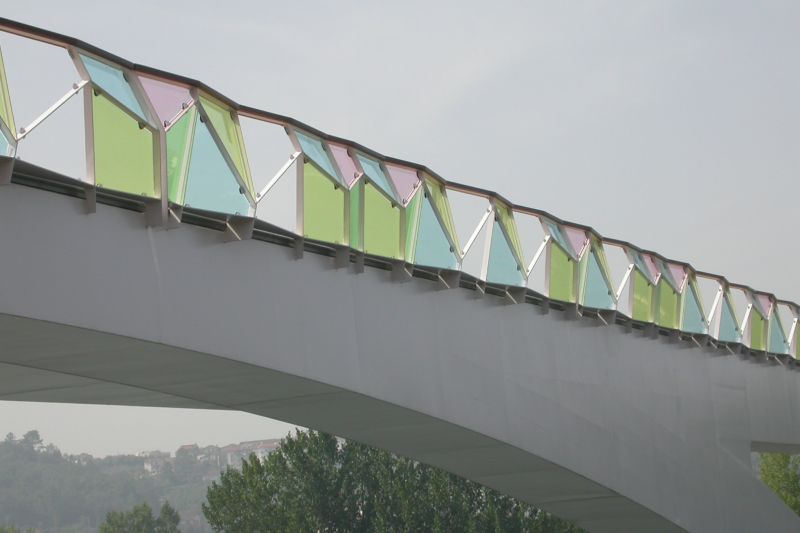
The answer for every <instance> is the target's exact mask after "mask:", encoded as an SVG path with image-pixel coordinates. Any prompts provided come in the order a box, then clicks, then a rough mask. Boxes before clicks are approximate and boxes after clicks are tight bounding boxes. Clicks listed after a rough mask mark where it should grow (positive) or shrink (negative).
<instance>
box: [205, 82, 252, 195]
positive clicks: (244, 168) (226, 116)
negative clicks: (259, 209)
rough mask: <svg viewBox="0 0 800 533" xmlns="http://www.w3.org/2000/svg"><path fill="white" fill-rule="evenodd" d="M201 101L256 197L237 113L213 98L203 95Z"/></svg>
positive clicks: (243, 178) (237, 167)
mask: <svg viewBox="0 0 800 533" xmlns="http://www.w3.org/2000/svg"><path fill="white" fill-rule="evenodd" d="M200 103H201V105H202V107H203V111H205V112H206V114H207V115H208V119H209V120H210V121H211V127H212V128H213V129H214V132H215V133H216V134H217V135H218V136H219V138H220V140H221V141H222V144H223V146H224V149H225V151H226V152H227V153H228V155H229V156H230V158H231V160H232V161H233V165H234V167H235V168H236V171H237V172H238V173H239V177H241V178H242V180H243V181H244V184H245V186H246V187H247V189H248V191H249V192H250V194H251V196H252V197H253V198H255V191H254V190H253V189H254V186H253V179H252V177H251V175H250V167H249V164H248V162H247V152H246V151H245V147H244V139H243V138H242V130H241V128H240V126H239V122H238V120H237V119H235V118H234V117H235V115H234V114H233V112H232V111H231V110H230V109H227V108H226V107H223V105H222V104H220V103H217V102H216V101H214V100H212V99H211V98H208V97H206V96H201V97H200Z"/></svg>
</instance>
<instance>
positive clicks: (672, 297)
mask: <svg viewBox="0 0 800 533" xmlns="http://www.w3.org/2000/svg"><path fill="white" fill-rule="evenodd" d="M679 296H680V295H679V294H678V293H676V292H675V291H674V290H673V288H672V287H671V286H670V285H669V283H666V282H665V281H662V282H660V283H659V284H658V316H657V317H656V324H658V325H659V326H661V327H664V328H670V329H678V316H679V313H680V305H679V302H680V297H679Z"/></svg>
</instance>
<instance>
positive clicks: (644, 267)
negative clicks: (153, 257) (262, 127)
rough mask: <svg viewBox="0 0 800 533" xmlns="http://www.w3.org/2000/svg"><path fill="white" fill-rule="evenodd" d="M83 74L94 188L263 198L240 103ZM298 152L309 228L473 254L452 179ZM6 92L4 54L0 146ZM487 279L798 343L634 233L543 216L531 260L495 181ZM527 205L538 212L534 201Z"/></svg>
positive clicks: (121, 74)
mask: <svg viewBox="0 0 800 533" xmlns="http://www.w3.org/2000/svg"><path fill="white" fill-rule="evenodd" d="M70 53H71V57H72V59H73V61H74V62H75V65H76V68H77V70H78V72H79V73H80V74H81V76H82V77H83V78H84V79H86V80H88V81H89V84H87V85H86V86H85V87H84V89H83V91H84V102H85V104H86V109H85V114H86V122H87V125H88V126H90V127H91V130H90V133H91V136H90V138H91V143H92V151H91V159H92V161H90V162H89V163H90V165H89V168H90V169H91V170H90V172H91V174H92V175H91V176H88V177H87V179H89V180H94V183H95V184H96V185H97V186H98V187H102V188H105V189H109V190H114V191H119V192H123V193H127V194H133V195H140V196H143V197H146V198H153V199H159V198H161V197H162V181H163V180H162V179H161V176H163V175H166V178H167V179H166V186H165V187H164V192H166V195H167V197H168V199H169V201H170V202H171V203H174V204H178V205H184V206H187V207H193V208H196V209H202V210H207V211H212V212H217V213H225V214H236V215H254V214H255V212H256V209H257V207H258V203H259V201H261V200H263V198H261V197H259V195H257V194H256V192H255V191H254V187H253V179H252V176H251V173H250V167H249V164H248V159H247V154H246V150H245V144H244V139H243V135H242V130H241V127H240V124H239V118H238V115H237V113H236V111H234V110H233V109H232V108H230V107H229V106H228V105H227V104H225V103H223V102H221V101H219V100H217V99H216V98H214V97H213V96H211V95H208V94H204V93H202V92H200V91H198V90H197V89H196V88H193V87H187V86H182V85H179V84H175V83H172V82H170V81H168V80H164V79H156V78H151V77H146V76H142V75H138V74H136V73H134V72H132V71H130V70H127V69H124V68H122V67H120V66H118V65H114V64H112V63H110V62H108V61H106V60H105V59H101V58H98V57H94V56H92V55H90V54H88V53H85V52H81V51H78V50H74V49H71V50H70ZM284 126H285V127H286V132H287V134H288V135H289V138H290V140H291V142H292V144H293V145H294V148H295V149H296V150H297V152H298V153H299V154H301V157H300V158H299V159H298V163H299V165H300V169H299V171H298V172H297V173H296V176H294V177H291V176H290V177H287V178H282V179H293V178H294V179H297V180H298V181H297V184H298V190H300V189H302V202H300V203H299V204H298V208H299V209H300V211H301V213H300V216H299V217H298V227H297V228H296V231H297V233H298V234H302V235H303V236H304V237H306V238H309V239H314V240H317V241H322V242H326V243H330V244H332V245H341V246H348V247H350V248H353V249H356V250H359V251H363V252H365V253H367V254H370V255H374V256H380V257H384V258H388V259H391V260H397V261H404V262H407V263H413V264H415V265H418V266H421V267H427V268H433V269H448V270H459V269H460V268H461V265H462V262H463V260H464V256H465V255H466V253H467V251H468V250H467V248H468V246H465V245H466V244H467V243H460V242H459V239H458V233H457V232H456V229H455V224H454V223H453V216H452V213H451V208H450V203H449V202H448V195H447V187H446V186H445V185H444V184H443V183H442V182H441V181H439V180H438V179H436V178H434V177H433V176H430V175H429V174H427V173H425V172H420V171H418V170H416V169H413V168H409V167H405V166H402V165H397V164H393V163H389V162H385V161H382V160H379V159H376V158H374V157H372V156H371V155H368V154H365V153H362V152H360V151H358V150H356V149H355V148H353V147H350V146H347V145H345V144H340V143H335V142H328V141H326V140H324V139H321V138H320V137H318V136H315V135H314V134H311V133H309V132H305V131H302V130H300V129H297V128H295V127H293V126H291V125H289V124H285V125H284ZM14 131H15V124H14V118H13V109H12V105H11V95H10V94H9V91H8V86H7V83H6V79H5V73H4V69H3V64H2V55H1V54H0V153H3V154H6V155H13V153H14V149H15V146H16V143H17V140H16V136H15V134H14ZM484 197H485V198H486V200H487V202H488V203H489V205H490V210H489V216H487V217H484V219H483V220H482V221H481V223H480V224H479V227H478V228H476V232H478V231H483V232H484V233H485V239H486V241H487V243H488V245H487V246H485V247H484V251H483V254H484V257H483V258H482V265H483V268H482V269H481V272H480V278H481V279H483V280H484V281H486V282H488V283H492V284H496V285H501V286H507V287H526V286H528V284H529V278H530V277H531V273H532V271H533V270H534V268H535V267H536V266H537V264H538V263H539V262H544V267H545V268H544V275H545V280H546V283H545V286H544V287H543V289H540V290H541V291H542V292H543V293H544V294H543V296H546V297H547V298H549V299H551V300H554V301H560V302H564V303H570V304H579V305H580V306H582V307H585V308H591V309H598V310H618V311H622V312H624V313H625V314H627V315H628V316H630V317H631V318H633V319H634V320H637V321H640V322H644V323H653V324H656V325H658V326H660V327H663V328H668V329H673V330H681V331H683V332H687V333H693V334H710V335H711V336H712V337H714V338H716V339H718V340H720V341H724V342H731V343H744V344H745V345H747V346H749V347H750V348H752V349H754V350H759V351H769V352H772V353H778V354H788V353H791V354H792V355H793V356H796V349H797V342H796V340H795V342H792V340H793V339H794V338H795V337H796V336H797V335H798V334H800V332H798V331H797V328H796V322H797V318H796V317H797V308H796V307H795V306H793V305H788V304H782V306H783V308H784V309H785V310H786V311H785V312H784V317H783V321H782V320H781V317H780V316H779V312H778V311H777V307H778V306H777V302H776V301H775V300H774V298H773V297H772V296H771V295H766V294H756V293H753V292H752V291H750V290H749V289H735V290H741V291H743V292H744V295H745V298H744V302H745V303H744V305H740V306H739V308H738V309H737V308H736V306H735V305H734V303H733V299H732V297H731V287H729V286H728V285H727V282H726V281H725V280H724V278H718V279H716V283H717V285H718V295H717V297H716V298H715V300H714V301H713V302H705V305H704V303H703V302H702V301H701V297H700V292H699V290H698V286H697V276H696V274H695V273H694V271H693V270H692V269H691V267H689V266H688V265H681V264H677V263H669V262H667V261H665V260H662V259H661V258H658V257H656V256H654V255H651V254H643V253H641V252H639V251H638V250H636V249H634V248H631V247H629V246H626V245H616V244H615V245H611V244H608V243H604V242H603V240H602V239H601V238H600V237H599V236H598V235H596V234H595V233H593V232H591V231H587V230H584V229H583V228H578V227H572V226H569V225H564V224H561V223H559V222H556V221H554V220H550V219H547V218H546V217H545V216H542V215H538V214H536V215H533V216H536V218H537V219H538V220H539V222H540V224H541V226H542V229H543V232H544V234H545V239H544V241H543V242H542V243H541V244H540V247H541V250H540V252H541V253H539V254H537V257H538V259H537V260H534V261H533V262H532V263H531V264H528V265H526V264H525V259H524V258H525V257H526V256H525V253H524V252H525V250H523V246H522V244H521V239H520V237H519V232H518V229H517V226H516V221H515V211H514V210H513V209H512V208H510V207H509V206H508V205H506V204H505V203H503V202H502V201H501V200H499V199H497V198H496V197H494V196H493V195H491V194H489V193H487V194H486V195H484ZM528 215H531V213H528ZM608 246H618V247H619V248H621V249H622V251H623V252H624V255H625V257H626V258H627V263H628V268H627V270H626V271H625V273H624V275H623V277H622V279H621V280H620V279H619V273H616V274H617V275H616V276H615V275H613V274H615V273H612V272H611V270H610V268H609V265H608V262H607V260H606V248H607V247H608Z"/></svg>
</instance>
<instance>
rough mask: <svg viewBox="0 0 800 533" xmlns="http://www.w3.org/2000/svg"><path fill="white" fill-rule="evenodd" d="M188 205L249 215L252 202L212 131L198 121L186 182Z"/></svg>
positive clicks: (186, 200)
mask: <svg viewBox="0 0 800 533" xmlns="http://www.w3.org/2000/svg"><path fill="white" fill-rule="evenodd" d="M185 202H186V205H187V206H191V207H195V208H197V209H205V210H207V211H218V212H221V213H231V214H236V213H239V214H240V215H247V214H248V212H249V208H250V204H249V202H248V201H247V198H246V197H245V196H244V194H243V193H242V191H241V189H240V187H239V182H238V181H236V176H235V175H234V174H233V172H231V169H230V167H229V166H228V163H227V162H226V161H225V158H224V157H223V156H222V153H221V152H220V151H219V148H217V144H216V143H215V142H214V139H213V137H211V132H209V131H208V127H207V126H206V125H205V123H204V122H202V121H200V120H198V121H197V122H196V124H195V130H194V145H193V146H192V155H191V161H190V163H189V177H188V181H187V184H186V199H185Z"/></svg>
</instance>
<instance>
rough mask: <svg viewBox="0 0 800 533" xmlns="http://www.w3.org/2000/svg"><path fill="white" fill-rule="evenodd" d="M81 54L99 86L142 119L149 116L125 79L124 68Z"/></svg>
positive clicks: (93, 79)
mask: <svg viewBox="0 0 800 533" xmlns="http://www.w3.org/2000/svg"><path fill="white" fill-rule="evenodd" d="M80 56H81V59H82V60H83V64H84V66H86V70H87V71H88V72H89V76H90V77H91V78H92V81H93V82H94V83H95V84H97V86H98V87H100V88H101V89H102V90H104V91H106V92H107V93H108V94H110V95H111V96H112V97H114V99H115V100H116V101H118V102H119V103H120V104H122V105H124V106H125V107H127V108H128V109H130V110H131V111H132V112H134V113H136V114H137V115H139V116H140V117H141V118H142V119H145V117H147V115H146V114H145V112H144V111H143V110H142V106H141V105H140V104H139V100H137V99H136V94H135V93H134V92H133V89H131V86H130V84H129V83H128V80H126V79H125V74H124V73H123V72H122V70H120V69H118V68H116V67H112V66H111V65H108V64H106V63H103V62H101V61H98V60H96V59H94V58H91V57H89V56H85V55H83V54H80Z"/></svg>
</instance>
